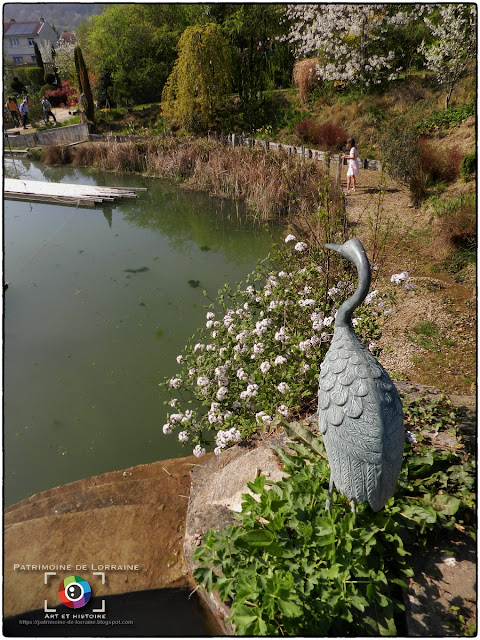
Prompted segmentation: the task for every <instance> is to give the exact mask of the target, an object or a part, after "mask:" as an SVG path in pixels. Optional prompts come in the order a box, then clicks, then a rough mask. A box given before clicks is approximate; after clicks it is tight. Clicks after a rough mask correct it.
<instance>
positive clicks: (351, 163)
mask: <svg viewBox="0 0 480 640" xmlns="http://www.w3.org/2000/svg"><path fill="white" fill-rule="evenodd" d="M347 144H348V146H349V153H348V154H346V153H344V154H343V155H342V158H348V169H347V193H350V188H351V190H352V191H355V176H356V175H357V173H358V169H359V166H360V163H359V162H358V151H357V148H356V146H355V140H354V139H353V138H350V139H349V140H347Z"/></svg>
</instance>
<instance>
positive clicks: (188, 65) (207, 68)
mask: <svg viewBox="0 0 480 640" xmlns="http://www.w3.org/2000/svg"><path fill="white" fill-rule="evenodd" d="M230 90H231V61H230V47H229V45H228V42H227V40H226V39H225V37H224V36H223V35H222V33H221V31H220V29H219V27H218V26H217V25H215V24H213V23H209V24H206V25H202V26H200V25H196V26H193V27H187V29H185V31H184V32H183V34H182V36H181V38H180V41H179V43H178V58H177V61H176V62H175V65H174V67H173V71H172V73H171V74H170V77H169V78H168V80H167V83H166V84H165V87H164V90H163V93H162V110H163V115H164V117H165V118H166V119H167V120H169V121H171V122H172V121H175V120H177V121H179V122H180V123H181V125H182V127H184V129H185V130H186V131H190V132H195V133H199V132H200V131H205V130H206V129H207V128H208V126H209V125H210V124H211V123H212V120H213V118H214V116H215V113H216V111H217V109H218V108H219V107H220V105H221V103H222V101H223V100H224V98H225V96H227V95H228V94H229V93H230Z"/></svg>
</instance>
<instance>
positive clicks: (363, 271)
mask: <svg viewBox="0 0 480 640" xmlns="http://www.w3.org/2000/svg"><path fill="white" fill-rule="evenodd" d="M325 246H326V248H327V249H333V250H334V251H338V253H340V255H342V256H343V257H344V258H347V260H350V262H353V263H354V264H355V266H356V267H357V271H358V285H357V289H356V290H355V292H354V294H353V295H352V296H351V297H350V298H349V299H348V300H346V301H345V302H344V303H343V304H342V305H341V307H340V309H339V310H338V312H337V314H336V317H335V331H334V334H333V340H332V344H331V345H330V348H329V350H328V352H327V354H326V356H325V360H324V361H323V362H322V365H321V373H320V379H319V385H318V424H319V430H320V432H321V433H322V434H323V438H324V442H325V449H326V452H327V457H328V461H329V464H330V474H331V475H330V497H331V494H332V491H333V485H335V487H336V488H337V490H338V491H339V492H340V493H343V494H344V495H346V496H347V498H348V499H349V500H350V501H351V504H352V508H353V510H355V504H357V503H358V504H359V503H362V502H368V503H369V504H370V506H371V507H372V509H373V510H374V511H379V510H380V509H382V507H383V506H384V505H385V503H386V501H387V500H388V499H389V498H391V497H392V496H393V494H394V492H395V487H396V484H397V480H398V475H399V473H400V468H401V465H402V456H403V445H404V441H405V433H404V428H403V412H402V405H401V402H400V398H399V396H398V393H397V390H396V388H395V386H394V384H393V383H392V381H391V380H390V378H389V376H388V374H387V372H386V371H385V369H384V368H383V367H382V366H381V365H380V363H379V362H378V361H377V360H376V359H375V358H374V356H373V355H372V354H371V353H370V351H369V350H368V349H367V348H366V347H365V346H364V345H363V344H362V343H361V342H360V340H359V339H358V338H357V336H356V335H355V332H354V331H353V326H352V314H353V312H354V310H355V309H356V308H357V307H358V306H359V305H360V304H361V303H362V302H363V301H364V300H365V298H366V296H367V293H368V290H369V288H370V281H371V272H370V264H369V262H368V258H367V256H366V254H365V250H364V248H363V246H362V243H361V242H360V241H359V240H357V239H356V238H352V239H351V240H348V241H347V242H345V243H344V244H342V245H337V244H327V245H325ZM326 507H327V508H329V507H330V499H329V500H328V501H327V505H326Z"/></svg>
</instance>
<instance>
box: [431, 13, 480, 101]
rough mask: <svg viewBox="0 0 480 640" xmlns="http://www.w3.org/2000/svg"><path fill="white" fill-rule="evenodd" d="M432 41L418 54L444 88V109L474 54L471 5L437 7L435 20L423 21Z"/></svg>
mask: <svg viewBox="0 0 480 640" xmlns="http://www.w3.org/2000/svg"><path fill="white" fill-rule="evenodd" d="M425 23H426V24H427V26H428V28H429V30H430V32H431V34H432V36H433V38H434V41H433V42H432V43H431V44H430V45H428V44H426V43H425V41H423V42H422V44H421V46H420V47H419V51H420V52H421V53H422V54H423V55H424V56H425V64H426V66H427V68H428V69H429V70H430V71H433V73H435V75H436V77H437V81H438V82H439V83H440V84H441V85H444V86H445V88H446V91H447V93H446V96H445V109H448V105H449V102H450V98H451V95H452V92H453V89H454V87H455V85H456V84H457V82H458V80H459V79H460V78H461V77H462V76H464V75H465V74H466V73H467V71H468V68H469V66H470V63H471V62H473V61H474V60H475V58H476V52H477V8H476V5H474V4H468V5H467V4H445V5H440V10H439V16H438V17H437V19H435V16H433V17H432V18H425Z"/></svg>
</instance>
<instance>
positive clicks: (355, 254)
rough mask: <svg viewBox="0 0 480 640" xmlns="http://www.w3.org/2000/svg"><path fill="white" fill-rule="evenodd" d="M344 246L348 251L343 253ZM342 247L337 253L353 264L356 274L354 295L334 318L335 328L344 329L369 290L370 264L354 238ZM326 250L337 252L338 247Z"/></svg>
mask: <svg viewBox="0 0 480 640" xmlns="http://www.w3.org/2000/svg"><path fill="white" fill-rule="evenodd" d="M346 244H348V245H349V247H348V251H345V249H346V246H345V245H346ZM345 245H342V249H343V250H342V251H339V253H341V254H342V255H343V256H344V257H345V258H347V259H348V260H350V261H351V262H353V263H354V265H355V266H356V267H357V272H358V284H357V288H356V290H355V293H354V294H353V295H352V296H350V298H348V300H345V302H344V303H343V304H342V306H341V307H340V309H339V310H338V311H337V315H336V316H335V326H336V327H346V326H349V325H350V324H351V321H352V314H353V312H354V311H355V309H356V308H357V307H358V306H359V305H361V304H362V302H363V301H364V300H365V298H366V297H367V294H368V290H369V289H370V282H371V279H372V275H371V271H370V264H369V262H368V258H367V254H366V253H365V249H364V248H363V246H362V244H361V242H360V241H359V240H357V239H356V238H354V239H352V240H349V241H348V243H345ZM326 246H327V247H328V248H332V249H333V248H335V249H336V250H337V251H338V248H337V247H338V245H330V246H329V245H326Z"/></svg>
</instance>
